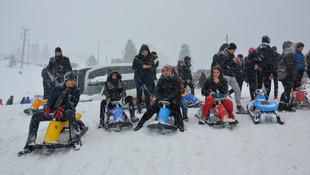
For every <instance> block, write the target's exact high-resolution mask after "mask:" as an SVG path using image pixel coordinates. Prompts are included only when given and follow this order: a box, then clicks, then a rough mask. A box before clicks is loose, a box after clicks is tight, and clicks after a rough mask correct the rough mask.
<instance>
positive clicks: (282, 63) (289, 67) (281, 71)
mask: <svg viewBox="0 0 310 175" xmlns="http://www.w3.org/2000/svg"><path fill="white" fill-rule="evenodd" d="M282 47H283V53H282V54H281V56H280V58H279V64H278V68H277V71H278V80H279V81H281V82H282V85H283V87H284V92H283V93H282V94H281V97H280V103H279V108H278V110H279V111H283V110H285V111H295V110H294V109H293V108H292V106H290V105H289V100H290V95H291V91H292V90H293V84H294V75H295V73H296V60H295V58H294V53H293V43H292V42H291V41H285V42H284V43H283V45H282Z"/></svg>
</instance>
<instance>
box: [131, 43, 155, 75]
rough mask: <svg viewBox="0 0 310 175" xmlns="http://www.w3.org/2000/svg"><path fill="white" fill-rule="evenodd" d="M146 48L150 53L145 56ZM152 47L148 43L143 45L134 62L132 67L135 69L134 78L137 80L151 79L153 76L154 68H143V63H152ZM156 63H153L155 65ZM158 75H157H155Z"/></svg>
mask: <svg viewBox="0 0 310 175" xmlns="http://www.w3.org/2000/svg"><path fill="white" fill-rule="evenodd" d="M144 50H148V52H149V54H148V55H147V56H146V57H145V56H143V55H142V52H143V51H144ZM150 56H151V55H150V49H149V48H148V46H147V45H142V46H141V48H140V51H139V55H136V56H135V58H134V60H133V63H132V69H133V70H134V71H135V74H134V79H136V80H149V79H151V78H152V69H143V65H152V62H151V61H150ZM153 66H154V65H152V67H153ZM155 76H156V75H155Z"/></svg>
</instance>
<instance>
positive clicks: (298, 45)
mask: <svg viewBox="0 0 310 175" xmlns="http://www.w3.org/2000/svg"><path fill="white" fill-rule="evenodd" d="M300 47H305V45H304V43H302V42H299V43H297V45H296V48H297V49H298V48H300Z"/></svg>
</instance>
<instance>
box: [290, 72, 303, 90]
mask: <svg viewBox="0 0 310 175" xmlns="http://www.w3.org/2000/svg"><path fill="white" fill-rule="evenodd" d="M303 75H304V71H303V70H299V71H297V72H296V74H295V78H294V79H295V80H294V85H293V89H294V90H295V89H296V88H298V87H300V86H301V80H302V77H303Z"/></svg>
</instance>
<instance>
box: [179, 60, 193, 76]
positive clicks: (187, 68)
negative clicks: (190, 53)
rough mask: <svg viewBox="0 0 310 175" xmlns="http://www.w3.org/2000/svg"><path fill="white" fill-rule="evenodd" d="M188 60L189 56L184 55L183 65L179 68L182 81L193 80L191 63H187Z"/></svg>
mask: <svg viewBox="0 0 310 175" xmlns="http://www.w3.org/2000/svg"><path fill="white" fill-rule="evenodd" d="M188 60H190V57H187V56H186V57H185V58H184V65H183V66H182V68H181V75H182V80H183V81H187V80H190V81H193V77H192V73H191V72H192V71H191V66H192V65H191V64H188V63H187V61H188Z"/></svg>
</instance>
